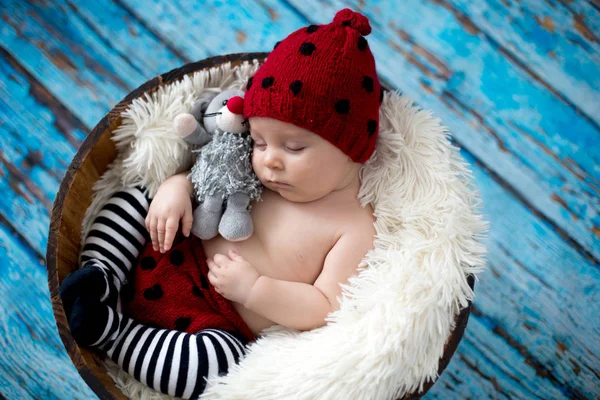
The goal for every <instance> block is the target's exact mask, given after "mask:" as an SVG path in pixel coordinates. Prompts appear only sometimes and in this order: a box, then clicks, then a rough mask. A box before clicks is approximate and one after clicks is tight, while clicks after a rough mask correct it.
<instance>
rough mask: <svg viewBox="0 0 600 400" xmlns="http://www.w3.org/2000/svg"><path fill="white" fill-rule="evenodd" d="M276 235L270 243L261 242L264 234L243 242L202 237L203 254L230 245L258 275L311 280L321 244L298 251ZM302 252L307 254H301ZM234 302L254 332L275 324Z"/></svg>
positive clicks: (321, 257) (319, 265)
mask: <svg viewBox="0 0 600 400" xmlns="http://www.w3.org/2000/svg"><path fill="white" fill-rule="evenodd" d="M279 239H280V240H277V241H276V242H275V241H273V242H272V243H270V242H269V240H268V239H267V243H263V241H265V238H262V241H261V239H260V238H259V236H258V235H252V236H251V237H250V238H249V239H247V240H244V241H242V242H229V241H227V240H225V239H223V238H222V237H221V236H217V237H216V238H214V239H211V240H207V241H204V251H205V253H206V257H208V258H212V257H214V255H215V254H224V255H227V254H228V252H229V250H230V249H232V250H234V251H236V252H237V253H238V254H240V255H241V256H242V257H244V258H245V259H246V260H247V261H248V262H250V263H251V264H252V265H253V266H254V267H255V268H256V269H257V270H258V272H259V273H260V274H261V275H265V276H268V277H270V278H274V279H280V280H285V281H293V282H303V283H308V284H313V283H314V282H315V281H316V279H317V277H318V276H319V274H320V272H321V269H322V268H323V262H324V259H325V256H326V254H327V251H324V250H323V249H321V248H320V247H322V246H316V247H315V248H313V249H311V248H310V247H308V248H306V247H304V248H302V252H301V253H299V252H298V250H299V249H297V248H294V241H288V242H287V243H289V244H290V245H288V246H286V245H285V243H286V241H285V240H281V238H279ZM311 247H312V246H311ZM320 253H322V254H320ZM303 254H306V255H304V256H303ZM308 254H310V256H308ZM233 305H234V307H235V309H236V310H237V312H238V313H239V314H240V316H241V317H242V319H244V321H245V322H246V324H248V326H249V327H250V329H251V330H252V332H254V334H258V333H260V331H262V330H263V329H265V328H267V327H269V326H272V325H274V322H272V321H270V320H268V319H266V318H264V317H262V316H260V315H258V314H256V313H254V312H252V311H250V310H248V309H247V308H245V307H244V306H243V305H241V304H239V303H235V302H234V303H233Z"/></svg>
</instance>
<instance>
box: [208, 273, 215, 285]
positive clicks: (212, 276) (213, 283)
mask: <svg viewBox="0 0 600 400" xmlns="http://www.w3.org/2000/svg"><path fill="white" fill-rule="evenodd" d="M206 276H208V280H209V281H210V284H211V285H213V286H215V285H216V284H217V276H216V275H215V274H213V272H212V271H208V274H206Z"/></svg>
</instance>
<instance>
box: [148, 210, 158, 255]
mask: <svg viewBox="0 0 600 400" xmlns="http://www.w3.org/2000/svg"><path fill="white" fill-rule="evenodd" d="M157 224H158V220H157V219H156V218H152V220H151V221H150V240H152V249H153V250H154V251H158V234H157V233H156V225H157Z"/></svg>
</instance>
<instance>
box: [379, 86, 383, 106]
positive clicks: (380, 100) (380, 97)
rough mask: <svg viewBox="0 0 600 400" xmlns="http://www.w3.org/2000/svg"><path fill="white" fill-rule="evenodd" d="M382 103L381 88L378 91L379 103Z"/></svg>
mask: <svg viewBox="0 0 600 400" xmlns="http://www.w3.org/2000/svg"><path fill="white" fill-rule="evenodd" d="M382 101H383V88H380V89H379V102H380V103H381V102H382Z"/></svg>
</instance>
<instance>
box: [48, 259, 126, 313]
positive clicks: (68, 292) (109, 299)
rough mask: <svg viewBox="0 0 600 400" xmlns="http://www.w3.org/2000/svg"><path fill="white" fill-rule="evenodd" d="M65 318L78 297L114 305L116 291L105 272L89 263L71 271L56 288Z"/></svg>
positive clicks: (115, 302) (116, 295)
mask: <svg viewBox="0 0 600 400" xmlns="http://www.w3.org/2000/svg"><path fill="white" fill-rule="evenodd" d="M58 292H59V294H60V297H61V298H62V302H63V306H64V308H65V312H66V315H67V318H69V316H70V314H71V309H72V307H73V303H74V302H75V300H76V299H77V298H79V297H84V298H87V299H92V300H96V301H99V302H102V303H105V304H108V305H109V306H111V307H116V304H117V297H118V291H117V289H116V287H115V285H114V283H113V281H112V279H111V277H109V276H108V275H107V274H106V272H105V271H104V270H103V269H101V268H99V267H97V266H95V265H91V264H87V265H85V266H84V267H83V268H81V269H79V270H77V271H75V272H73V273H71V274H70V275H69V276H67V277H66V278H65V280H64V281H63V282H62V284H61V285H60V288H59V289H58Z"/></svg>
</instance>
